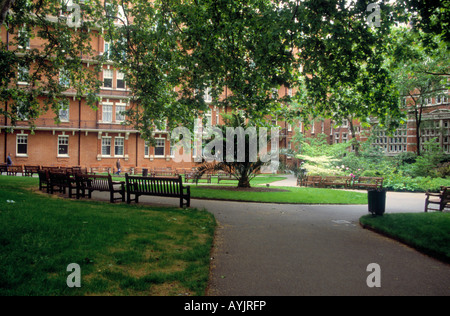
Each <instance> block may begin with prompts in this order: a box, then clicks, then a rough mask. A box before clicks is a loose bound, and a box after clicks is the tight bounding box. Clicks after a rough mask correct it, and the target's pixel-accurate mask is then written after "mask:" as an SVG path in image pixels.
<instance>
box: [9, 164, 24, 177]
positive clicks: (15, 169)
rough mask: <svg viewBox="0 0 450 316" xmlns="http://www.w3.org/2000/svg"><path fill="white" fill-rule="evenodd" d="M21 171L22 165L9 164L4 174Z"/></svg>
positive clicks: (10, 174)
mask: <svg viewBox="0 0 450 316" xmlns="http://www.w3.org/2000/svg"><path fill="white" fill-rule="evenodd" d="M22 172H23V169H22V166H9V167H8V170H7V171H6V174H7V175H8V176H16V175H17V174H18V173H22Z"/></svg>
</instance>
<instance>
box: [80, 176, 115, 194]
mask: <svg viewBox="0 0 450 316" xmlns="http://www.w3.org/2000/svg"><path fill="white" fill-rule="evenodd" d="M76 177H77V179H78V181H80V182H82V185H83V186H86V187H87V188H88V189H94V190H102V191H109V190H110V188H111V186H110V185H111V183H112V178H111V175H97V174H95V175H94V174H81V173H78V174H76Z"/></svg>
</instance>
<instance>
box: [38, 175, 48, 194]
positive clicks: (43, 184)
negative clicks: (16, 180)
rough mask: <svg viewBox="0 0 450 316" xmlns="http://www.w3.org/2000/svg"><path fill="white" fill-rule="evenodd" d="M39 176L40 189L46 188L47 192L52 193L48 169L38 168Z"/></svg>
mask: <svg viewBox="0 0 450 316" xmlns="http://www.w3.org/2000/svg"><path fill="white" fill-rule="evenodd" d="M38 176H39V190H41V191H42V190H43V189H46V191H47V193H50V185H49V184H50V178H49V175H48V171H47V170H38Z"/></svg>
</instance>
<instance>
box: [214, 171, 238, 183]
mask: <svg viewBox="0 0 450 316" xmlns="http://www.w3.org/2000/svg"><path fill="white" fill-rule="evenodd" d="M223 180H236V178H235V177H234V176H233V175H232V174H231V173H219V174H218V175H217V183H220V181H223Z"/></svg>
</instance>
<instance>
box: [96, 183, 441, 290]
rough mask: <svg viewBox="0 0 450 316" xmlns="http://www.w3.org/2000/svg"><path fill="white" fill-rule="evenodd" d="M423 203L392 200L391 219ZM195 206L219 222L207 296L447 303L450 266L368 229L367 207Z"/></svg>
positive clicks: (395, 196)
mask: <svg viewBox="0 0 450 316" xmlns="http://www.w3.org/2000/svg"><path fill="white" fill-rule="evenodd" d="M289 183H291V184H292V179H287V180H285V181H284V185H289ZM272 185H274V186H275V185H276V186H278V185H283V183H281V181H280V183H273V184H272ZM98 196H100V194H99V195H98ZM100 197H101V196H100ZM101 198H105V199H107V197H101ZM141 200H142V203H146V202H148V203H150V201H151V203H152V204H164V205H171V206H176V205H177V203H178V200H177V199H165V198H152V199H149V198H148V197H141ZM424 201H425V196H424V194H423V193H422V194H415V193H388V195H387V202H386V213H393V212H423V207H424ZM191 206H192V207H195V208H200V209H202V208H205V209H207V210H208V211H210V212H211V213H213V214H214V216H215V217H216V220H217V222H218V227H217V235H216V240H215V245H214V249H213V252H212V255H211V256H212V258H211V262H212V269H211V278H210V285H209V289H208V291H207V295H209V296H302V295H345V296H347V295H361V296H363V295H439V296H441V295H445V296H448V295H450V265H449V264H446V263H442V262H440V261H438V260H436V259H433V258H430V257H428V256H427V255H424V254H422V253H420V252H418V251H416V250H414V249H412V248H409V247H407V246H405V245H403V244H401V243H399V242H397V241H394V240H391V239H389V238H387V237H384V236H381V235H379V234H377V233H374V232H372V231H370V230H366V229H363V228H362V227H361V226H360V225H359V218H360V217H361V216H363V215H366V214H368V210H367V206H366V205H351V206H338V205H284V204H283V205H279V204H266V203H264V204H258V203H242V202H225V201H207V200H195V199H193V200H191ZM372 263H376V264H378V265H379V267H380V280H381V287H369V286H368V285H367V279H368V278H369V279H371V276H372V272H373V270H369V271H368V266H369V265H370V264H372Z"/></svg>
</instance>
